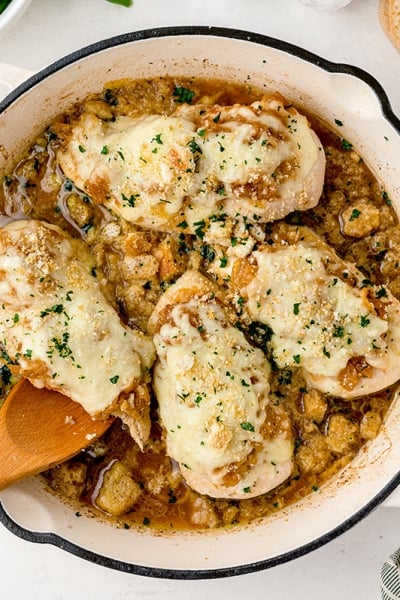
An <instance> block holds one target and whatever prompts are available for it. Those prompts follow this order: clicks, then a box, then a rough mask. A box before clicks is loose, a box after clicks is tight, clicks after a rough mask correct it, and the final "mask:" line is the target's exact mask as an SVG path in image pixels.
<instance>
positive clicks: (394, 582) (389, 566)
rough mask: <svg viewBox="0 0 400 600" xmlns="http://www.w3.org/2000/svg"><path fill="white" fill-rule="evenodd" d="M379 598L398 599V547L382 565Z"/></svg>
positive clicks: (399, 590)
mask: <svg viewBox="0 0 400 600" xmlns="http://www.w3.org/2000/svg"><path fill="white" fill-rule="evenodd" d="M381 598H382V600H400V548H399V549H398V550H396V552H395V553H394V554H392V556H391V557H390V558H389V559H388V560H386V561H385V562H384V563H383V565H382V569H381Z"/></svg>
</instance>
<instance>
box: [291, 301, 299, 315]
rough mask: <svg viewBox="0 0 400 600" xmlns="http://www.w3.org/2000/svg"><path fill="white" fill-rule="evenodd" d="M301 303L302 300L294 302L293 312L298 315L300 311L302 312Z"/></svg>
mask: <svg viewBox="0 0 400 600" xmlns="http://www.w3.org/2000/svg"><path fill="white" fill-rule="evenodd" d="M300 304H301V302H295V303H294V304H293V314H294V315H298V314H299V312H300Z"/></svg>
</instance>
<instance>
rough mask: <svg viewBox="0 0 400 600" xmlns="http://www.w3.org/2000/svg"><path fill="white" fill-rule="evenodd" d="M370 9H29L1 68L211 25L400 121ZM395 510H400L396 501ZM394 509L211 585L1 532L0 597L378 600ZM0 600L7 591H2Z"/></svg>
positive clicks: (1, 44)
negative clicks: (127, 568)
mask: <svg viewBox="0 0 400 600" xmlns="http://www.w3.org/2000/svg"><path fill="white" fill-rule="evenodd" d="M377 4H378V2H377V0H353V2H352V3H351V4H350V5H349V6H347V7H346V8H342V9H340V10H338V11H336V12H325V11H324V12H317V11H315V10H313V9H311V8H307V7H305V6H303V5H301V4H300V3H299V2H298V1H297V0H202V1H201V2H195V1H194V0H169V2H166V1H165V0H135V1H134V5H133V6H132V7H131V8H129V9H127V8H124V7H121V6H118V5H115V4H111V3H109V2H106V1H105V0H85V1H84V2H83V1H82V0H68V1H67V2H61V1H58V2H56V1H55V0H33V1H32V4H31V6H30V8H29V9H28V11H27V12H26V13H25V15H24V16H23V17H22V18H21V20H20V21H19V23H18V24H17V26H16V27H14V28H13V29H12V30H11V31H9V32H8V33H7V34H6V36H5V37H3V38H2V39H0V61H1V62H6V63H11V64H14V65H18V66H20V67H25V68H27V69H32V70H37V69H40V68H41V67H44V66H45V65H47V64H48V63H51V62H53V61H54V60H56V59H57V58H60V57H61V56H63V55H65V54H67V53H69V52H71V51H74V50H76V49H79V48H80V47H82V46H86V45H88V44H90V43H92V42H95V41H98V40H100V39H103V38H107V37H111V36H113V35H116V34H120V33H125V32H128V31H134V30H138V29H146V28H149V27H158V26H174V25H215V26H224V27H234V28H237V29H246V30H251V31H254V32H257V33H263V34H267V35H270V36H273V37H276V38H279V39H282V40H285V41H288V42H292V43H295V44H297V45H299V46H302V47H304V48H306V49H308V50H310V51H312V52H315V53H317V54H319V55H321V56H323V57H324V58H327V59H330V60H332V61H335V62H342V63H350V64H353V65H356V66H359V67H361V68H363V69H365V70H367V71H369V73H371V74H372V75H373V76H374V77H375V78H376V79H378V81H379V82H380V83H381V84H382V85H383V87H384V88H385V90H386V92H387V94H388V96H389V99H390V102H391V103H392V107H393V109H394V110H395V112H396V113H397V114H398V115H399V116H400V86H399V82H398V74H399V66H400V55H399V54H398V53H397V51H396V50H395V48H394V47H393V46H392V45H391V44H390V42H389V41H388V39H387V38H386V37H385V35H384V33H383V31H382V28H381V27H380V24H379V20H378V9H377ZM399 504H400V502H399ZM399 524H400V509H398V508H391V507H388V506H385V507H380V508H378V509H376V510H375V511H374V512H373V513H372V514H370V515H369V516H368V517H367V518H365V519H364V520H363V521H362V522H361V523H359V524H358V525H356V526H354V527H353V528H352V529H351V530H350V531H347V532H346V533H344V534H343V535H342V536H341V537H339V538H337V539H336V540H334V541H332V542H330V543H329V544H327V545H326V546H324V547H322V548H320V549H318V550H316V551H314V552H312V553H311V554H308V555H307V556H304V557H302V558H298V559H296V560H295V561H292V562H289V563H287V564H285V565H281V566H278V567H274V568H272V569H269V570H267V571H262V572H259V573H254V574H250V575H242V576H240V577H236V578H230V579H229V578H228V579H219V580H209V581H169V580H162V579H147V578H143V577H139V576H134V575H129V574H125V573H119V572H116V571H112V570H108V569H106V568H104V567H100V566H97V565H94V564H91V563H88V562H85V561H83V560H81V559H79V558H76V557H75V556H71V555H69V554H67V553H65V552H63V551H62V550H60V549H58V548H54V547H52V546H45V545H44V546H41V545H38V544H32V543H29V542H24V541H22V540H20V539H18V538H16V537H14V536H13V535H12V534H11V533H10V532H9V531H7V530H6V529H5V528H4V527H0V565H1V571H0V572H1V588H2V590H5V591H7V592H8V594H9V597H11V598H13V599H16V600H19V599H22V598H24V599H26V600H39V599H40V600H81V599H85V600H98V599H100V598H106V599H107V600H122V599H125V598H172V597H173V598H174V600H183V599H185V600H186V599H187V598H191V600H200V599H201V600H203V598H204V597H211V598H215V599H219V598H227V597H228V598H231V599H232V600H238V599H239V598H240V599H242V598H243V597H246V596H248V595H251V597H252V598H254V599H257V598H260V599H261V598H280V599H283V600H286V599H289V598H296V599H298V600H303V599H304V600H305V599H308V598H310V597H313V598H324V600H334V599H335V600H336V599H337V598H341V600H350V599H352V600H353V599H358V598H362V599H363V600H369V599H371V600H372V599H374V598H378V597H379V573H380V568H381V564H382V562H383V561H384V560H385V559H386V558H387V557H388V556H389V555H390V554H391V553H392V552H393V551H394V550H395V549H396V548H397V547H398V546H400V527H399ZM3 594H4V592H3Z"/></svg>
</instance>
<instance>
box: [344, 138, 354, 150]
mask: <svg viewBox="0 0 400 600" xmlns="http://www.w3.org/2000/svg"><path fill="white" fill-rule="evenodd" d="M352 147H353V144H352V143H351V142H349V141H348V140H345V139H344V138H343V139H342V149H343V150H351V149H352Z"/></svg>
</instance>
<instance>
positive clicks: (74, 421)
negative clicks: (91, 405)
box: [0, 379, 114, 489]
mask: <svg viewBox="0 0 400 600" xmlns="http://www.w3.org/2000/svg"><path fill="white" fill-rule="evenodd" d="M113 420H114V419H113V418H109V419H107V420H95V419H93V417H91V416H90V415H89V414H88V413H87V412H86V411H85V410H84V409H83V408H82V406H81V405H80V404H78V403H77V402H74V401H73V400H71V399H70V398H67V397H66V396H63V395H62V394H60V393H58V392H54V391H52V390H48V389H45V388H43V389H38V388H35V387H34V386H33V385H32V384H31V383H30V382H29V381H28V380H27V379H22V380H21V381H19V382H18V383H17V385H16V386H15V387H14V388H13V389H12V390H11V392H10V393H9V395H8V396H7V398H6V400H5V402H4V404H3V406H2V407H1V409H0V489H3V488H5V487H7V486H8V485H10V484H11V483H14V482H15V481H18V480H19V479H22V478H24V477H27V476H29V475H35V474H36V473H40V472H41V471H45V470H46V469H49V468H50V467H53V466H54V465H56V464H58V463H61V462H63V461H64V460H67V459H68V458H71V456H74V455H75V454H78V452H79V451H80V450H82V449H83V448H85V447H86V446H89V445H90V444H92V443H93V441H94V440H95V439H96V438H98V437H99V436H101V435H102V434H103V433H104V432H105V431H106V430H107V429H108V428H109V427H110V425H111V423H112V422H113Z"/></svg>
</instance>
